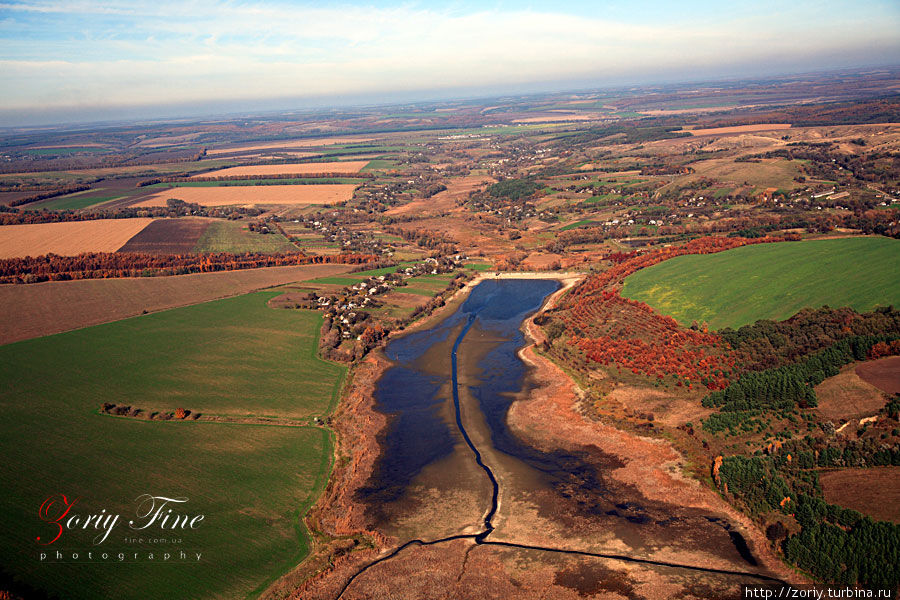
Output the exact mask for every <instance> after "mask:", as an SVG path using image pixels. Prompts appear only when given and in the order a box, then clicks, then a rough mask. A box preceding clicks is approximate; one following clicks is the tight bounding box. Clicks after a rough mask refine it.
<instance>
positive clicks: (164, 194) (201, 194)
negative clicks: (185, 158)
mask: <svg viewBox="0 0 900 600" xmlns="http://www.w3.org/2000/svg"><path fill="white" fill-rule="evenodd" d="M354 189H356V185H354V184H334V185H328V184H322V185H315V184H314V185H231V186H222V187H182V188H177V189H168V190H163V191H161V192H157V193H156V194H153V195H152V196H150V197H149V198H147V199H146V200H143V201H141V202H138V203H137V204H135V205H134V206H165V205H166V200H168V199H169V198H178V199H179V200H184V201H185V202H196V203H198V204H200V205H202V206H232V205H235V204H292V205H293V204H335V203H337V202H343V201H344V200H349V199H350V198H351V197H352V196H353V190H354Z"/></svg>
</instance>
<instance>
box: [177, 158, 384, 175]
mask: <svg viewBox="0 0 900 600" xmlns="http://www.w3.org/2000/svg"><path fill="white" fill-rule="evenodd" d="M367 164H369V161H367V160H344V161H335V162H308V163H288V164H285V165H255V166H253V165H251V166H249V167H229V168H227V169H219V170H217V171H210V172H209V173H200V174H198V175H194V177H230V176H233V175H295V174H296V175H306V174H308V173H358V172H359V170H360V169H362V168H363V167H365V166H366V165H367Z"/></svg>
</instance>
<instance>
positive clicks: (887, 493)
mask: <svg viewBox="0 0 900 600" xmlns="http://www.w3.org/2000/svg"><path fill="white" fill-rule="evenodd" d="M819 483H820V484H821V485H822V493H823V494H824V495H825V500H827V501H828V502H830V503H831V504H837V505H838V506H843V507H845V508H852V509H853V510H857V511H859V512H861V513H863V514H865V515H869V516H870V517H872V518H874V519H878V520H879V521H893V522H894V523H900V467H877V468H873V469H838V470H836V471H826V472H824V473H820V474H819Z"/></svg>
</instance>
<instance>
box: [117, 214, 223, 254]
mask: <svg viewBox="0 0 900 600" xmlns="http://www.w3.org/2000/svg"><path fill="white" fill-rule="evenodd" d="M209 224H210V220H209V219H192V218H183V219H157V220H156V221H154V222H153V223H150V225H148V226H147V227H145V228H144V230H143V231H141V232H140V233H138V234H137V235H136V236H134V237H133V238H131V239H130V240H128V243H127V244H125V245H124V246H122V247H121V248H119V252H147V253H150V254H187V253H189V252H191V251H193V249H194V246H196V245H197V241H198V240H199V239H200V236H202V235H203V232H204V231H206V228H207V227H208V226H209Z"/></svg>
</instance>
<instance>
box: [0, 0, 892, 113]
mask: <svg viewBox="0 0 900 600" xmlns="http://www.w3.org/2000/svg"><path fill="white" fill-rule="evenodd" d="M898 31H900V2H898V1H897V0H888V1H867V2H858V1H857V2H844V1H824V0H820V1H812V0H796V1H793V2H783V1H780V2H774V1H760V2H741V1H734V2H721V1H719V2H707V1H696V0H684V1H678V2H674V1H665V2H664V1H659V2H634V1H632V2H628V1H625V0H613V1H605V2H604V1H599V2H550V1H537V2H508V1H493V2H491V1H487V2H473V1H469V0H460V1H457V2H401V3H397V2H387V1H375V2H366V3H358V2H347V3H321V2H319V3H300V2H287V1H284V0H265V1H257V2H247V1H244V2H242V1H221V0H182V1H177V2H176V1H171V0H157V1H147V0H133V1H124V0H114V1H110V2H90V1H85V0H14V1H7V2H4V1H3V0H0V39H2V41H0V78H2V81H3V82H4V85H3V88H4V92H3V94H0V113H2V114H6V115H16V114H18V115H23V117H22V118H23V119H25V118H26V116H27V115H28V114H29V113H31V112H33V113H37V112H40V111H54V110H57V111H58V110H63V111H65V110H70V111H78V110H84V111H87V110H96V109H98V108H99V109H104V108H113V107H146V106H153V105H160V106H162V105H187V104H191V103H194V104H202V103H206V102H209V103H212V104H215V103H222V102H228V103H231V104H230V105H233V106H239V105H241V104H242V103H244V104H246V105H247V106H248V107H251V105H254V103H256V102H257V101H260V100H267V101H268V102H269V103H273V102H274V104H272V106H275V105H277V104H278V101H279V99H282V101H283V105H284V107H285V108H288V107H290V105H291V103H292V102H300V101H304V100H306V101H309V102H320V103H327V102H330V101H334V102H338V101H340V100H341V99H342V98H344V99H346V98H366V97H371V98H373V99H377V98H379V97H388V96H390V97H391V98H401V97H403V96H404V94H407V95H408V96H409V97H417V96H421V95H422V94H423V93H426V92H427V93H429V94H432V95H440V94H441V93H446V94H448V95H453V94H459V93H462V92H461V90H466V91H471V92H475V91H482V92H484V93H494V92H496V93H502V92H503V91H506V90H510V91H513V90H514V91H527V90H528V89H538V88H540V89H550V88H552V87H553V86H554V85H558V86H562V87H573V86H576V85H577V86H578V87H602V86H604V85H614V84H621V83H630V82H650V81H672V80H684V79H691V78H695V79H704V78H714V77H727V76H745V75H754V74H775V73H787V72H796V71H804V70H815V69H829V68H842V67H850V66H862V65H870V64H872V65H875V64H880V65H885V64H898V63H900V34H898V33H897V32H898ZM3 120H4V121H8V119H3ZM26 120H27V119H26Z"/></svg>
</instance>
